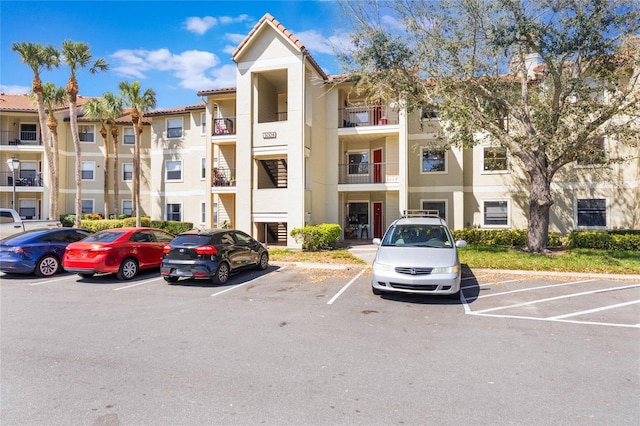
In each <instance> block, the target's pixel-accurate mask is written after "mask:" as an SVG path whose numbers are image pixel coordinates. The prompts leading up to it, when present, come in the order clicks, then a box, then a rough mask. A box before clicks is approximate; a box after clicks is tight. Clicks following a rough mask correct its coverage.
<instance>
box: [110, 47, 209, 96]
mask: <svg viewBox="0 0 640 426" xmlns="http://www.w3.org/2000/svg"><path fill="white" fill-rule="evenodd" d="M111 57H112V58H114V60H115V62H116V63H117V65H115V66H113V68H112V70H113V71H114V72H115V73H117V74H118V75H121V76H124V77H131V78H137V79H144V78H146V77H147V73H148V72H151V71H165V72H169V73H170V74H171V75H173V76H174V77H176V78H177V79H178V80H179V83H178V84H179V86H180V87H183V88H186V89H194V90H201V89H207V88H211V87H215V81H214V80H212V79H210V78H208V77H207V76H206V75H207V73H208V72H211V71H210V70H211V69H213V68H215V67H216V66H218V65H219V64H220V59H219V58H218V57H217V56H216V55H214V54H213V53H211V52H205V51H201V50H187V51H184V52H182V53H179V54H175V53H171V52H170V51H169V50H168V49H158V50H128V49H123V50H119V51H117V52H116V53H114V54H113V55H111Z"/></svg>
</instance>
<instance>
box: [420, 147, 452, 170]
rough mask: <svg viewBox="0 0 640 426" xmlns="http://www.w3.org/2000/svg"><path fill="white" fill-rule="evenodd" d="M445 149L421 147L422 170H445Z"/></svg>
mask: <svg viewBox="0 0 640 426" xmlns="http://www.w3.org/2000/svg"><path fill="white" fill-rule="evenodd" d="M446 154H447V151H446V150H444V149H431V148H422V172H423V173H433V172H446V170H447V157H446Z"/></svg>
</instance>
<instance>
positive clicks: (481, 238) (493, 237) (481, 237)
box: [451, 228, 562, 247]
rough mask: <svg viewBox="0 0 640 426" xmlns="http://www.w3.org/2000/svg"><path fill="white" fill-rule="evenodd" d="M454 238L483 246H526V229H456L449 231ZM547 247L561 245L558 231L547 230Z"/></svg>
mask: <svg viewBox="0 0 640 426" xmlns="http://www.w3.org/2000/svg"><path fill="white" fill-rule="evenodd" d="M451 233H452V234H453V238H455V239H456V240H465V241H466V242H467V243H468V244H476V245H483V246H510V247H526V245H527V234H528V233H527V230H526V229H477V228H472V229H456V230H455V231H451ZM548 246H549V247H560V246H562V236H561V235H560V234H559V233H558V232H549V244H548Z"/></svg>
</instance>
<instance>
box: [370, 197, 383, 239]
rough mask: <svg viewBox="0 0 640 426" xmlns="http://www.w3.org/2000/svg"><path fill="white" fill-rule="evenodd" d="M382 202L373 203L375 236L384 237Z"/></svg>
mask: <svg viewBox="0 0 640 426" xmlns="http://www.w3.org/2000/svg"><path fill="white" fill-rule="evenodd" d="M383 232H384V230H383V229H382V203H379V202H378V203H373V238H382V233H383Z"/></svg>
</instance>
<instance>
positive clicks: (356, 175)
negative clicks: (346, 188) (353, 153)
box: [338, 163, 399, 184]
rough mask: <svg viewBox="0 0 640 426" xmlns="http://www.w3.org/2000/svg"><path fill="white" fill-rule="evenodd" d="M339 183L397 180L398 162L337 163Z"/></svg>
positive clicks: (388, 181)
mask: <svg viewBox="0 0 640 426" xmlns="http://www.w3.org/2000/svg"><path fill="white" fill-rule="evenodd" d="M338 169H339V176H338V183H339V184H365V183H390V182H398V174H399V168H398V163H356V164H354V163H352V164H338Z"/></svg>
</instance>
